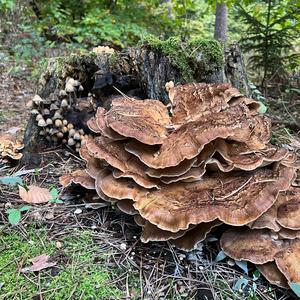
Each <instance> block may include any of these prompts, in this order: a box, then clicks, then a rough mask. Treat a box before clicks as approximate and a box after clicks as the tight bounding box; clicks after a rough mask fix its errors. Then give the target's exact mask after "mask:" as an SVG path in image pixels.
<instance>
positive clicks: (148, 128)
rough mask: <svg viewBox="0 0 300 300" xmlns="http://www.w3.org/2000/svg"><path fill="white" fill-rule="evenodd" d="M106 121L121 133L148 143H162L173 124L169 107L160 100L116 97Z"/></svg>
mask: <svg viewBox="0 0 300 300" xmlns="http://www.w3.org/2000/svg"><path fill="white" fill-rule="evenodd" d="M105 122H106V124H107V126H109V127H110V128H112V129H113V130H114V131H116V132H118V133H119V134H120V135H122V136H126V137H131V138H135V139H137V140H138V141H141V142H142V143H144V144H147V145H155V144H162V143H163V141H164V140H165V139H166V138H167V136H168V130H167V127H168V126H170V124H171V120H170V117H169V114H168V109H167V107H166V106H164V105H163V104H162V103H161V102H160V101H158V100H136V99H133V98H118V99H114V100H113V101H112V107H111V109H110V110H109V111H108V112H107V113H106V115H105Z"/></svg>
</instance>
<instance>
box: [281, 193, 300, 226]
mask: <svg viewBox="0 0 300 300" xmlns="http://www.w3.org/2000/svg"><path fill="white" fill-rule="evenodd" d="M279 197H280V198H281V199H279V205H278V208H277V222H278V223H279V224H280V225H281V226H282V227H285V228H288V229H293V230H300V188H299V187H290V188H289V189H288V190H287V191H285V192H283V193H281V194H280V195H279Z"/></svg>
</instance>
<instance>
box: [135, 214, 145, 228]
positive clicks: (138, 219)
mask: <svg viewBox="0 0 300 300" xmlns="http://www.w3.org/2000/svg"><path fill="white" fill-rule="evenodd" d="M134 222H135V223H136V224H137V225H139V226H141V227H143V226H145V224H146V222H147V220H145V219H144V218H142V217H141V216H140V215H134Z"/></svg>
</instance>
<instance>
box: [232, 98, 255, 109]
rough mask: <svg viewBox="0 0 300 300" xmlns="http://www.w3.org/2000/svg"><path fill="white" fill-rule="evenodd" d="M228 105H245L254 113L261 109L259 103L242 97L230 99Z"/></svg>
mask: <svg viewBox="0 0 300 300" xmlns="http://www.w3.org/2000/svg"><path fill="white" fill-rule="evenodd" d="M228 104H229V105H230V106H233V105H240V104H245V105H247V106H248V108H249V109H250V110H254V111H258V110H259V108H260V107H261V103H259V102H258V101H256V100H254V99H251V98H247V97H244V96H241V97H233V98H231V99H230V101H229V102H228Z"/></svg>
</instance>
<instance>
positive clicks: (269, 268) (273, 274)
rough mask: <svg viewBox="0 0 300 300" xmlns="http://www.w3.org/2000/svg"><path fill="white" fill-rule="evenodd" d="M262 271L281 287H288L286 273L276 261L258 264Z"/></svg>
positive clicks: (270, 280)
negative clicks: (283, 272)
mask: <svg viewBox="0 0 300 300" xmlns="http://www.w3.org/2000/svg"><path fill="white" fill-rule="evenodd" d="M256 267H257V269H258V270H259V271H260V273H261V274H262V275H263V276H264V277H265V278H266V279H267V280H268V281H269V282H270V283H271V284H275V285H277V286H279V287H281V288H288V287H289V285H288V282H287V280H286V278H285V277H284V275H283V274H282V273H281V272H280V270H279V269H278V267H277V266H276V264H275V262H273V261H270V262H267V263H265V264H262V265H257V266H256Z"/></svg>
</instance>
